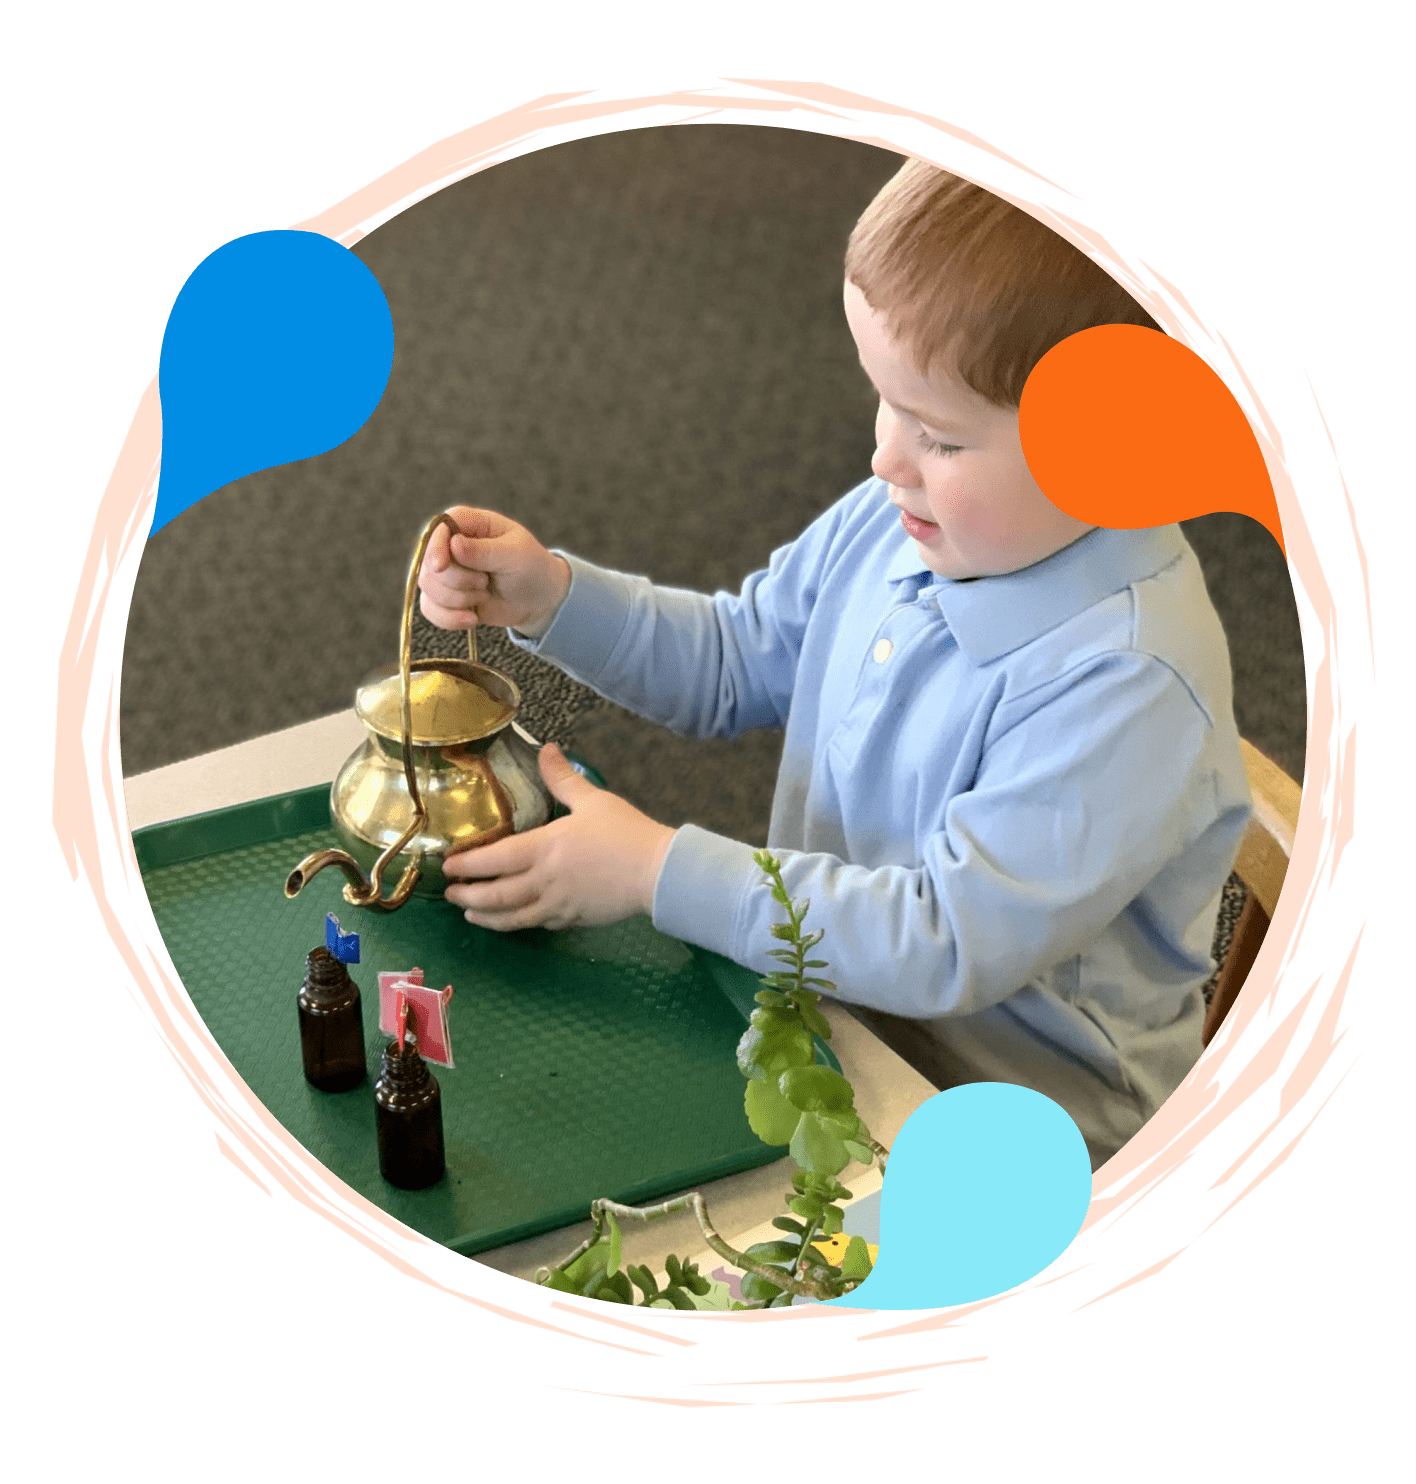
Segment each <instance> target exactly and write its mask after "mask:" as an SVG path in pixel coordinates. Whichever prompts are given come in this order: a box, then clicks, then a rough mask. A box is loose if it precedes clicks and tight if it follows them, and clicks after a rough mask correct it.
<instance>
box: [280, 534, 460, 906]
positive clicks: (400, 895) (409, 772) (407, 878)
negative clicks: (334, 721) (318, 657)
mask: <svg viewBox="0 0 1416 1484" xmlns="http://www.w3.org/2000/svg"><path fill="white" fill-rule="evenodd" d="M439 526H446V527H447V528H448V530H449V531H450V532H451V533H452V534H453V535H454V536H456V535H460V534H461V532H460V531H459V530H458V528H457V523H456V522H455V521H454V520H453V519H452V517H451V516H450V515H446V514H441V515H438V516H436V517H434V519H432V520H430V521H429V522H428V524H427V526H426V527H425V528H424V530H423V534H422V535H421V536H420V537H419V538H418V546H417V550H416V551H415V552H414V553H413V563H412V565H411V566H410V567H409V569H408V584H407V586H406V587H405V589H404V592H403V626H402V631H401V635H400V641H401V642H400V643H399V648H398V679H399V685H400V699H401V701H402V715H401V721H402V737H401V740H402V743H403V777H404V781H405V782H406V783H407V784H408V796H409V799H410V800H411V802H412V804H413V819H412V822H411V823H410V824H409V826H408V828H407V829H406V830H404V832H403V834H402V835H400V836H399V838H398V839H397V840H395V841H394V842H393V843H392V844H391V845H389V846H388V847H387V848H386V849H385V850H384V851H383V853H382V854H381V855H380V856H379V858H378V859H377V860H376V861H375V862H374V864H373V866H372V868H371V869H370V871H369V876H368V879H367V880H365V878H364V874H363V872H362V871H361V870H360V869H359V864H358V862H357V861H356V860H355V859H354V858H353V856H351V855H350V854H349V853H348V852H347V851H344V850H322V851H316V852H315V854H313V855H309V856H306V857H305V859H304V860H302V861H301V862H300V864H299V865H298V866H296V867H295V869H294V870H293V871H292V872H291V873H290V875H289V876H287V877H286V879H285V895H286V896H287V897H293V896H295V895H296V894H297V893H298V892H299V891H300V889H301V887H303V886H304V884H305V882H307V881H308V880H309V879H310V877H311V876H313V875H315V874H316V873H317V872H319V871H322V870H324V868H325V867H326V866H338V867H339V869H340V870H341V871H343V872H344V874H345V876H346V877H347V878H348V880H349V885H348V886H347V887H346V888H345V891H344V895H345V900H346V901H350V902H352V903H354V905H355V906H358V907H368V908H370V909H371V910H372V911H375V912H392V911H394V910H395V909H396V908H398V907H401V906H402V905H403V903H404V902H406V901H407V900H408V897H409V895H410V894H411V893H412V891H413V888H414V886H415V885H416V884H417V881H418V874H419V871H420V869H421V866H422V855H421V853H418V854H415V855H414V857H413V859H412V860H411V861H410V862H409V863H408V865H407V866H405V867H404V870H403V875H402V876H401V877H400V878H399V881H398V885H397V886H396V887H395V888H394V890H393V893H392V895H391V896H388V897H385V896H384V895H383V873H384V871H385V870H387V869H388V867H389V865H390V863H391V862H392V861H393V860H394V858H395V857H396V856H397V855H398V854H399V853H400V852H401V851H402V850H403V849H404V847H405V846H407V844H408V843H409V841H411V840H412V839H413V837H414V836H415V835H416V834H417V833H418V832H419V830H421V829H423V828H424V827H425V826H426V825H427V823H428V811H427V809H426V808H424V806H423V792H422V790H421V789H420V788H419V787H418V775H417V773H416V772H415V771H414V768H413V704H412V697H411V694H410V689H411V672H412V666H413V604H414V601H415V599H416V598H417V596H418V574H419V573H420V572H421V571H422V570H423V558H424V557H425V556H426V555H427V552H428V542H429V541H431V540H432V539H433V532H434V531H436V530H437V528H438V527H439ZM467 657H468V658H469V659H470V660H471V661H472V663H473V664H474V665H475V664H476V663H477V628H476V625H475V624H474V625H473V627H472V628H470V629H468V630H467Z"/></svg>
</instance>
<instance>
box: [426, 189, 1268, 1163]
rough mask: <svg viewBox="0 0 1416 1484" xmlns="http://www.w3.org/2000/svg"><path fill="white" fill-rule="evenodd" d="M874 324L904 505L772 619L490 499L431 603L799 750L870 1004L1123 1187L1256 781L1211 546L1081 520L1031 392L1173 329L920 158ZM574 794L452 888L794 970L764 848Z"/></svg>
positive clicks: (511, 917) (785, 788)
mask: <svg viewBox="0 0 1416 1484" xmlns="http://www.w3.org/2000/svg"><path fill="white" fill-rule="evenodd" d="M845 310H846V317H847V319H848V321H849V323H850V328H851V333H852V335H853V336H854V338H855V342H856V345H857V348H858V350H859V352H860V359H861V363H862V365H863V366H864V368H865V371H866V374H867V375H868V376H869V378H870V380H871V381H872V382H873V383H874V386H875V388H876V390H877V391H878V393H879V396H880V407H879V412H878V415H877V417H876V423H875V436H876V443H877V448H876V452H875V457H874V459H873V461H872V468H873V471H874V474H875V478H873V479H871V480H868V481H866V483H864V484H862V485H861V486H860V487H859V488H857V489H855V490H853V491H851V492H850V493H849V494H848V495H846V496H845V497H844V498H843V499H841V500H840V501H838V502H837V503H836V504H835V505H834V506H833V507H832V508H831V509H830V510H828V511H827V512H826V513H825V514H824V515H822V516H821V517H820V518H819V519H817V520H816V521H815V522H813V523H812V525H811V526H810V527H808V529H807V530H806V531H805V532H804V533H803V534H802V535H801V536H800V537H798V538H797V540H795V541H794V542H792V543H791V544H790V545H788V546H786V547H784V548H782V549H781V550H779V551H778V552H776V553H775V554H774V556H773V557H772V560H771V563H770V565H769V567H768V569H767V570H766V571H764V572H758V573H755V574H754V575H753V576H751V577H749V578H748V579H747V581H746V582H745V583H744V584H743V588H742V591H741V593H740V594H739V595H738V596H736V597H732V596H729V595H727V594H724V593H719V594H717V595H716V596H714V597H712V598H709V597H706V596H703V595H701V594H697V593H688V592H681V591H677V590H672V589H667V588H658V587H654V586H652V585H651V584H650V583H649V582H648V581H647V580H646V579H644V578H640V577H629V576H624V575H621V574H618V573H613V572H608V571H605V570H603V569H600V568H597V567H594V566H592V565H591V564H590V563H588V562H584V561H582V560H580V559H578V558H576V557H573V556H566V555H563V554H560V553H555V552H550V551H547V550H546V549H545V548H544V547H542V546H541V545H540V543H539V542H537V541H536V539H535V538H534V537H533V536H532V535H531V534H530V533H529V532H528V531H526V530H525V529H523V528H522V527H521V526H519V525H516V524H515V523H513V522H511V521H509V520H507V519H505V518H504V517H501V516H499V515H495V514H493V513H491V512H487V511H476V510H470V509H466V508H459V509H456V510H454V511H452V512H451V513H452V515H453V518H454V519H455V520H456V521H457V523H458V525H459V527H460V528H461V530H462V531H463V532H464V533H465V534H464V535H462V536H459V537H455V538H453V539H452V540H451V542H450V543H449V542H448V540H447V539H446V537H445V535H443V534H442V533H440V535H439V538H438V539H437V540H436V541H435V543H434V545H433V547H432V548H431V549H430V551H429V555H428V559H427V561H426V563H425V566H424V569H423V573H422V578H421V582H422V589H423V599H422V602H423V611H424V613H425V614H426V616H427V617H428V618H429V619H430V620H431V621H432V622H434V623H436V624H440V625H443V626H446V627H449V628H465V627H467V626H468V625H469V624H471V623H473V622H476V623H490V624H501V625H505V626H507V627H508V628H510V629H512V630H513V631H515V632H514V633H513V637H514V638H515V639H516V640H517V642H519V643H521V644H523V645H524V646H525V647H527V648H529V649H532V650H534V651H535V652H538V653H540V654H541V655H543V656H544V657H546V658H547V659H550V660H553V661H554V662H555V663H556V664H558V665H559V666H561V667H562V668H563V669H565V670H566V671H568V672H569V673H570V674H571V675H573V676H575V677H576V678H577V679H579V680H581V681H584V682H585V683H586V684H588V685H591V686H593V687H594V688H595V689H596V690H598V691H599V692H601V693H602V694H604V695H606V696H609V697H610V698H611V699H613V700H615V701H618V702H619V703H621V704H622V705H624V706H627V707H628V708H630V709H631V710H633V711H635V712H637V713H638V714H640V715H641V716H645V717H648V718H650V719H652V720H654V721H657V722H660V723H662V724H663V725H665V726H667V727H671V728H673V729H674V730H676V731H679V732H684V733H689V734H693V735H698V736H709V735H713V736H731V735H733V734H735V733H737V732H740V731H743V730H746V729H749V728H755V727H782V728H785V733H786V736H785V742H784V748H783V754H782V763H781V770H780V773H779V775H778V780H777V790H776V795H775V799H774V803H773V809H772V820H771V827H770V833H769V844H770V847H771V849H772V850H773V851H774V853H776V854H777V855H778V856H779V857H780V858H781V859H782V864H783V876H784V878H785V881H786V885H787V889H788V890H789V892H790V893H791V894H792V895H793V896H794V897H809V898H810V899H811V904H812V905H811V925H812V926H814V927H816V928H822V929H824V930H825V940H824V942H823V943H822V945H821V954H822V956H823V957H826V958H827V959H829V961H830V969H829V970H828V971H827V972H828V973H829V975H830V977H831V978H832V979H833V980H834V981H835V982H836V984H837V987H838V994H839V997H840V998H841V999H842V1000H845V1001H847V1002H848V1003H851V1004H854V1005H858V1006H862V1007H865V1008H866V1009H868V1010H875V1011H882V1012H888V1014H889V1015H891V1016H895V1017H904V1018H905V1019H904V1020H902V1021H899V1022H895V1024H896V1025H897V1027H903V1026H905V1025H906V1024H908V1025H909V1028H910V1036H911V1040H912V1047H911V1050H912V1060H914V1061H915V1063H916V1065H918V1066H919V1067H920V1068H921V1070H922V1071H924V1072H925V1073H926V1075H928V1076H930V1077H931V1078H932V1080H934V1081H935V1082H936V1083H937V1084H939V1085H941V1086H949V1085H953V1084H955V1083H959V1082H966V1081H978V1080H990V1081H1007V1082H1015V1083H1021V1084H1024V1085H1026V1086H1030V1087H1033V1088H1036V1089H1037V1090H1038V1091H1041V1092H1043V1093H1046V1094H1047V1095H1048V1096H1049V1097H1052V1098H1054V1099H1055V1100H1056V1101H1057V1102H1058V1103H1060V1104H1061V1105H1062V1106H1063V1107H1064V1108H1066V1109H1067V1111H1068V1112H1069V1113H1070V1114H1071V1115H1072V1117H1073V1118H1074V1119H1075V1120H1076V1122H1077V1123H1078V1125H1079V1126H1080V1128H1081V1130H1082V1133H1083V1135H1084V1137H1085V1138H1086V1141H1087V1145H1088V1148H1089V1150H1090V1152H1091V1156H1092V1160H1093V1164H1094V1166H1095V1165H1097V1164H1100V1163H1101V1162H1102V1161H1103V1160H1105V1159H1106V1158H1107V1157H1108V1156H1110V1155H1111V1154H1112V1153H1114V1152H1115V1151H1116V1150H1117V1149H1118V1148H1119V1147H1120V1146H1121V1145H1122V1144H1123V1143H1124V1142H1125V1141H1126V1140H1127V1139H1128V1138H1129V1137H1130V1136H1131V1135H1132V1134H1133V1133H1135V1131H1136V1130H1137V1129H1138V1128H1139V1127H1140V1126H1141V1124H1142V1123H1144V1122H1145V1120H1146V1119H1147V1118H1148V1117H1150V1115H1151V1114H1152V1113H1153V1112H1154V1111H1155V1110H1156V1108H1157V1107H1158V1106H1159V1105H1160V1103H1161V1102H1162V1101H1164V1099H1165V1098H1166V1097H1167V1096H1168V1095H1169V1094H1170V1093H1171V1091H1173V1090H1174V1088H1175V1087H1176V1085H1177V1084H1178V1083H1179V1082H1180V1080H1181V1078H1182V1077H1183V1076H1184V1074H1185V1072H1186V1071H1187V1070H1188V1069H1189V1067H1190V1066H1191V1065H1192V1063H1193V1062H1194V1060H1195V1058H1196V1057H1197V1056H1198V1054H1199V1050H1200V1023H1201V1018H1202V1012H1203V1005H1202V999H1201V986H1202V985H1203V983H1204V981H1205V979H1206V978H1207V977H1208V975H1209V973H1210V969H1211V963H1210V944H1211V938H1212V935H1213V931H1214V925H1215V918H1216V913H1217V910H1218V903H1219V894H1220V890H1221V887H1222V886H1223V884H1224V881H1225V878H1226V876H1227V875H1228V873H1229V871H1230V869H1231V867H1232V865H1233V861H1234V856H1235V853H1236V850H1237V848H1238V843H1239V838H1240V834H1241V833H1242V831H1243V828H1244V824H1245V820H1246V818H1247V813H1248V789H1247V785H1246V781H1245V774H1244V768H1243V763H1242V760H1241V757H1240V752H1239V742H1238V735H1237V733H1236V730H1235V725H1234V718H1233V712H1232V705H1231V682H1230V673H1229V663H1228V653H1227V648H1226V644H1225V640H1224V635H1223V633H1222V631H1221V629H1220V626H1219V622H1218V619H1217V618H1216V616H1215V613H1214V610H1213V608H1212V607H1211V605H1210V602H1209V598H1208V595H1207V594H1206V591H1205V585H1204V580H1203V577H1202V575H1201V572H1200V569H1199V566H1198V563H1197V562H1196V560H1195V557H1194V554H1193V553H1192V551H1191V550H1190V548H1189V546H1188V545H1187V543H1186V542H1185V540H1184V538H1183V537H1182V536H1181V534H1180V531H1179V529H1178V528H1177V527H1175V526H1167V527H1163V528H1160V529H1156V530H1141V531H1110V530H1101V529H1091V528H1088V527H1087V526H1084V525H1082V524H1081V523H1080V522H1078V521H1076V520H1074V519H1072V518H1071V517H1070V516H1067V515H1064V514H1062V513H1061V512H1060V511H1059V510H1058V509H1057V508H1056V507H1055V506H1053V505H1052V504H1051V503H1050V501H1049V500H1048V499H1047V497H1046V496H1045V495H1044V494H1043V493H1042V491H1041V490H1040V489H1039V488H1038V486H1037V484H1036V483H1035V482H1034V481H1033V478H1032V476H1031V474H1030V473H1029V470H1028V466H1027V463H1026V461H1025V460H1024V458H1023V453H1022V447H1021V444H1020V441H1019V435H1018V402H1019V399H1020V397H1021V395H1022V389H1023V383H1024V381H1025V380H1026V378H1027V375H1028V372H1029V371H1030V370H1031V369H1032V367H1033V366H1034V365H1035V364H1036V362H1037V361H1038V360H1039V359H1040V358H1041V357H1042V355H1043V354H1044V353H1045V352H1046V351H1047V350H1048V349H1050V348H1051V346H1053V345H1055V344H1056V343H1057V342H1059V341H1060V340H1062V339H1064V338H1065V337H1066V336H1068V335H1070V334H1072V333H1074V332H1075V331H1078V330H1081V329H1084V328H1086V327H1088V326H1090V325H1096V324H1107V323H1118V322H1122V323H1132V324H1144V325H1152V323H1153V322H1152V321H1151V320H1150V319H1149V318H1148V316H1147V315H1146V314H1145V313H1144V311H1142V310H1141V308H1140V307H1139V305H1137V304H1136V303H1135V302H1134V301H1133V300H1132V299H1130V298H1129V296H1127V295H1126V294H1125V293H1124V291H1123V290H1122V289H1121V288H1119V287H1118V286H1117V285H1116V284H1115V283H1114V282H1113V281H1112V280H1111V279H1110V278H1109V277H1107V275H1106V274H1105V273H1103V272H1102V271H1101V270H1100V269H1099V268H1097V267H1096V266H1095V265H1094V264H1092V263H1091V262H1090V261H1089V260H1088V259H1087V258H1085V257H1084V256H1083V254H1081V253H1080V252H1078V251H1077V250H1076V249H1075V248H1073V247H1071V246H1070V245H1069V244H1067V243H1066V242H1064V241H1063V240H1062V239H1061V238H1060V237H1058V236H1056V235H1055V234H1054V233H1052V232H1050V231H1049V230H1047V229H1046V228H1045V227H1043V226H1041V225H1040V224H1039V223H1037V222H1036V221H1034V220H1033V219H1032V218H1031V217H1029V216H1027V215H1026V214H1025V213H1023V212H1021V211H1019V210H1017V209H1016V208H1014V207H1011V206H1009V205H1007V204H1006V203H1005V202H1003V201H1001V200H999V199H998V198H996V197H994V196H991V195H989V194H988V193H987V192H985V191H983V190H981V189H979V188H978V187H976V186H973V185H970V184H968V183H966V182H964V181H960V180H957V179H956V178H954V177H952V176H950V175H947V174H945V173H944V172H942V171H940V170H937V169H935V168H933V167H931V166H926V165H924V164H921V163H919V162H911V163H910V164H907V165H906V166H905V167H904V169H903V170H901V171H900V172H899V174H898V175H897V176H896V177H895V178H894V179H893V180H891V181H890V182H889V183H888V184H887V185H886V187H885V188H884V190H883V191H882V192H881V194H880V195H879V196H878V197H877V198H876V200H875V201H874V202H873V203H872V204H871V206H870V207H869V208H868V209H867V211H866V213H865V215H864V216H863V217H862V218H861V220H860V222H859V223H858V224H857V226H856V229H855V231H854V233H853V234H852V237H851V241H850V246H849V249H848V252H847V257H846V284H845ZM705 497H707V496H705ZM542 769H543V772H544V774H545V777H546V780H547V782H548V783H549V784H550V786H551V787H552V789H553V791H554V792H555V793H556V794H557V796H558V797H559V798H560V799H561V800H562V802H564V803H565V804H567V805H568V806H569V807H570V809H571V811H572V812H571V813H570V815H569V816H568V817H565V818H562V819H560V820H558V821H555V822H553V823H552V824H549V825H547V826H545V827H544V828H542V829H538V830H533V831H529V832H528V833H526V834H522V835H516V836H512V837H510V838H507V839H504V840H501V841H498V842H497V843H495V844H493V845H489V846H485V847H483V848H482V849H479V850H476V851H471V852H467V853H466V854H464V855H461V856H458V857H455V858H453V859H451V860H449V861H448V862H447V864H446V867H445V869H446V871H447V874H448V875H449V876H453V877H460V878H462V884H460V885H455V886H452V887H450V888H449V889H448V892H447V895H448V898H449V899H450V900H451V901H453V902H455V903H456V904H457V905H458V906H460V907H462V908H463V909H464V910H465V912H466V915H467V918H468V920H469V921H471V922H474V923H478V924H481V925H482V926H485V927H488V928H494V929H507V930H509V929H515V928H521V927H527V926H531V925H536V924H541V925H545V926H548V927H563V926H568V925H570V924H572V923H577V922H580V923H599V922H610V921H615V920H618V919H620V918H623V917H626V916H629V915H631V914H633V913H636V912H646V913H649V914H651V916H652V918H653V921H654V924H655V926H657V927H658V928H660V929H662V930H663V931H664V932H666V933H670V934H672V935H674V936H676V937H679V938H682V939H685V940H687V941H690V942H694V943H698V944H701V945H702V946H704V947H707V948H711V949H714V950H716V951H717V952H719V953H722V954H724V955H726V956H727V957H729V958H733V959H736V960H737V961H739V962H741V963H744V964H746V965H748V966H749V967H751V968H755V969H759V970H762V971H765V970H767V969H768V968H770V967H771V960H770V959H769V958H768V957H767V952H766V951H767V949H769V948H770V947H771V946H772V944H773V939H772V937H771V933H770V924H771V923H772V922H773V921H774V920H775V917H776V909H775V907H774V905H773V903H772V901H771V899H770V896H769V894H768V889H767V887H766V885H765V884H764V883H763V880H762V876H761V872H760V871H759V870H758V868H757V867H756V865H755V864H754V863H753V860H752V850H751V848H750V847H749V846H747V845H744V844H740V843H737V842H734V841H731V840H727V839H724V838H722V837H721V836H717V835H713V834H711V833H709V832H708V831H706V830H702V829H699V828H697V827H696V826H694V825H685V826H684V827H683V828H682V829H679V830H677V831H674V830H670V829H668V828H667V827H665V826H663V825H660V824H658V823H656V822H655V821H653V820H651V819H649V818H647V817H646V816H645V815H644V814H642V813H641V812H640V811H639V810H637V809H635V808H634V807H633V806H632V805H630V804H628V803H627V802H626V801H624V800H623V799H619V798H617V797H615V796H614V795H612V794H608V793H604V792H601V791H599V790H597V789H595V788H593V787H591V786H590V785H589V784H588V783H586V782H584V780H582V779H580V778H578V777H577V776H576V775H575V774H574V773H573V772H572V770H571V769H570V767H569V765H568V764H567V763H566V762H565V759H564V758H563V757H562V756H561V755H560V754H559V753H558V752H557V751H556V750H555V749H554V748H552V747H549V746H548V747H547V748H546V749H545V751H544V752H543V754H542ZM894 1039H896V1042H897V1044H898V1040H899V1038H898V1036H897V1037H895V1038H894Z"/></svg>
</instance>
